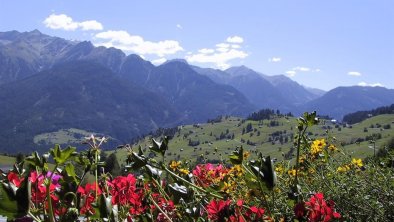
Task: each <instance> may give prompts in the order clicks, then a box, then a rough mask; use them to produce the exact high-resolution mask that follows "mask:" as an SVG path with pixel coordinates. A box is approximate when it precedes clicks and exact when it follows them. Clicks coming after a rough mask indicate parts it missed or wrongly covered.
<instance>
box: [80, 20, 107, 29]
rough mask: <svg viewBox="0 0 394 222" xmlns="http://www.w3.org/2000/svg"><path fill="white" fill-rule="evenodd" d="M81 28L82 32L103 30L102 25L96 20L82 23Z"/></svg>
mask: <svg viewBox="0 0 394 222" xmlns="http://www.w3.org/2000/svg"><path fill="white" fill-rule="evenodd" d="M79 26H80V27H81V28H82V30H85V31H86V30H103V25H101V23H99V22H97V21H96V20H89V21H84V22H80V23H79Z"/></svg>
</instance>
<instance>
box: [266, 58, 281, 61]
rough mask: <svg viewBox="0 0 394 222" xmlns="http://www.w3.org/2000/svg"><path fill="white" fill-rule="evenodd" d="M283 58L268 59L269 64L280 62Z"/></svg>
mask: <svg viewBox="0 0 394 222" xmlns="http://www.w3.org/2000/svg"><path fill="white" fill-rule="evenodd" d="M281 60H282V58H280V57H272V58H269V59H268V62H280V61H281Z"/></svg>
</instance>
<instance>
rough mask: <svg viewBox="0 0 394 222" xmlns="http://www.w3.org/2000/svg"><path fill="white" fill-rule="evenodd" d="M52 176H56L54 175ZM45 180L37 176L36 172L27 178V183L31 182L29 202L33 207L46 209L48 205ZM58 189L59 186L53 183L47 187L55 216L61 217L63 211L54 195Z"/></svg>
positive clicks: (39, 175)
mask: <svg viewBox="0 0 394 222" xmlns="http://www.w3.org/2000/svg"><path fill="white" fill-rule="evenodd" d="M52 176H58V175H57V174H55V173H54V174H53V175H52ZM48 177H49V176H48ZM45 179H46V177H44V176H43V175H42V174H37V172H36V171H33V172H31V173H30V176H29V181H30V182H31V201H32V202H33V204H35V205H38V206H40V205H42V206H43V207H44V208H45V209H48V207H49V204H48V200H47V199H46V195H47V187H46V185H45V183H44V182H45ZM59 187H60V184H57V185H54V184H53V183H51V185H50V186H49V192H50V197H51V201H52V206H53V208H54V209H55V214H57V215H61V214H63V213H64V210H62V209H61V208H60V206H59V204H60V201H59V197H58V196H57V195H56V189H57V188H59Z"/></svg>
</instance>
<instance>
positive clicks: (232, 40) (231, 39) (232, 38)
mask: <svg viewBox="0 0 394 222" xmlns="http://www.w3.org/2000/svg"><path fill="white" fill-rule="evenodd" d="M227 42H229V43H243V42H244V39H243V38H242V37H240V36H236V35H235V36H230V37H228V38H227Z"/></svg>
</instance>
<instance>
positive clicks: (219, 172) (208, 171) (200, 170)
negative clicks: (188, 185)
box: [193, 163, 228, 187]
mask: <svg viewBox="0 0 394 222" xmlns="http://www.w3.org/2000/svg"><path fill="white" fill-rule="evenodd" d="M227 172H228V169H227V168H225V167H223V166H222V165H218V166H214V165H212V164H210V163H207V164H199V165H197V166H196V168H195V169H194V170H193V175H194V177H195V178H196V179H197V184H198V185H200V186H202V187H208V186H210V185H211V184H212V183H213V182H214V181H215V180H222V179H223V178H224V176H226V174H227Z"/></svg>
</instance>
